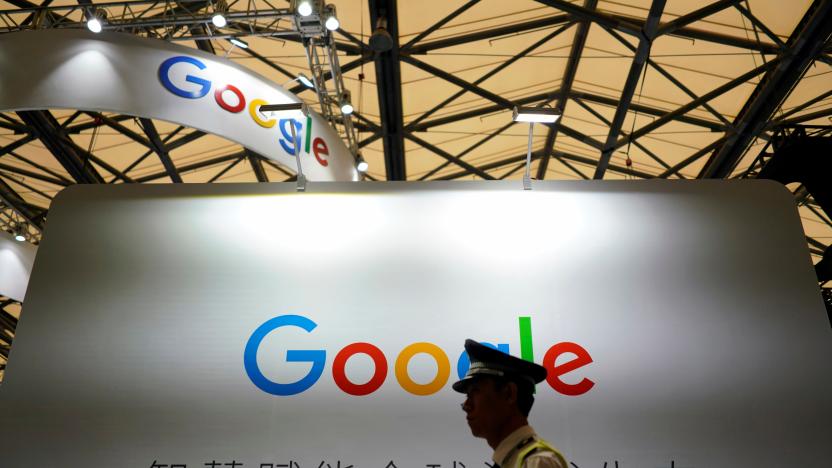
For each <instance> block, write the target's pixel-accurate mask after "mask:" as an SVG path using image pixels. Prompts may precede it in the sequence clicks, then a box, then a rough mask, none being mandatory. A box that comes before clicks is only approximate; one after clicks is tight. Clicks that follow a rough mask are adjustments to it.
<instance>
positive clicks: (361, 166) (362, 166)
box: [355, 153, 370, 174]
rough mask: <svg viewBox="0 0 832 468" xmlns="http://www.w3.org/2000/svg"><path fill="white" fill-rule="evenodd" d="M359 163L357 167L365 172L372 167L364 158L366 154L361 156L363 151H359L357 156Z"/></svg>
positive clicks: (361, 171)
mask: <svg viewBox="0 0 832 468" xmlns="http://www.w3.org/2000/svg"><path fill="white" fill-rule="evenodd" d="M356 161H357V164H356V165H355V168H356V169H358V172H360V173H362V174H364V173H366V172H367V169H369V168H370V165H369V164H367V161H365V160H364V156H361V153H358V158H356Z"/></svg>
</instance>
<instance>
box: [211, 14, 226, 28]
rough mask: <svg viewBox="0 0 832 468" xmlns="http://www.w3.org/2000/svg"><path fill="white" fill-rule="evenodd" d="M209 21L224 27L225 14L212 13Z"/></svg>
mask: <svg viewBox="0 0 832 468" xmlns="http://www.w3.org/2000/svg"><path fill="white" fill-rule="evenodd" d="M211 23H213V24H214V26H216V27H218V28H224V27H225V25H226V24H228V21H227V20H226V19H225V16H224V15H223V14H222V13H219V12H217V13H214V16H212V17H211Z"/></svg>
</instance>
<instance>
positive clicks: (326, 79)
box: [0, 0, 360, 165]
mask: <svg viewBox="0 0 832 468" xmlns="http://www.w3.org/2000/svg"><path fill="white" fill-rule="evenodd" d="M232 6H233V5H232ZM245 8H246V9H245V10H232V9H231V8H230V7H229V4H228V3H226V0H207V1H206V0H175V1H171V0H167V1H164V0H163V1H162V2H160V1H158V0H128V1H116V2H107V3H99V4H97V5H95V6H92V5H91V4H89V3H86V4H69V5H50V6H46V7H34V6H33V7H30V8H18V9H15V10H0V25H2V26H0V34H3V33H9V32H14V31H19V30H31V29H48V28H66V29H81V28H86V29H88V30H90V31H92V32H94V33H99V32H101V31H120V32H127V33H131V34H136V35H141V36H146V37H154V38H159V39H163V40H167V41H174V42H175V41H195V40H217V39H225V40H227V41H229V42H231V43H232V44H234V46H235V47H238V48H247V47H248V43H247V42H246V41H245V40H244V39H243V38H244V37H252V36H262V37H274V38H281V39H285V40H293V39H294V40H298V39H299V40H300V41H301V42H302V44H303V46H304V49H305V52H306V56H307V61H308V64H309V70H310V72H311V77H309V80H308V81H310V82H311V83H312V87H313V88H314V90H315V93H316V94H317V96H318V102H319V104H320V110H321V115H323V117H324V118H326V119H327V120H328V121H329V123H330V125H331V126H332V127H333V128H334V129H335V130H336V132H338V134H339V136H340V137H341V138H342V139H343V140H344V141H345V142H346V143H347V147H348V148H349V149H350V152H351V153H352V155H353V157H354V158H355V163H356V165H358V163H359V162H360V161H359V154H358V144H357V138H356V132H355V128H354V126H353V123H352V119H351V117H350V115H351V114H352V112H353V110H354V108H353V106H352V103H351V101H350V92H349V90H347V89H346V87H345V86H344V80H343V76H342V74H341V68H340V65H339V63H338V53H337V46H336V41H335V37H334V32H335V31H337V30H338V29H339V28H340V21H339V20H338V16H337V13H336V10H335V6H334V5H327V4H324V2H323V0H291V1H290V4H289V8H279V9H276V8H260V7H258V5H257V4H256V3H253V2H249V3H247V4H246V7H245ZM304 84H305V85H306V83H305V82H304Z"/></svg>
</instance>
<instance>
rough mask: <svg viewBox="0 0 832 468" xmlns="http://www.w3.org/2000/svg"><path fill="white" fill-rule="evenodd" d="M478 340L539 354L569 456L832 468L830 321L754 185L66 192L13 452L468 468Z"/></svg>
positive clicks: (481, 459) (14, 358) (790, 235)
mask: <svg viewBox="0 0 832 468" xmlns="http://www.w3.org/2000/svg"><path fill="white" fill-rule="evenodd" d="M89 226H95V229H90V228H89ZM469 337H470V338H475V339H478V340H482V341H486V342H489V343H491V344H493V345H495V346H498V347H502V348H504V349H507V350H508V351H509V352H510V353H512V354H515V355H518V356H522V355H527V356H529V357H531V358H533V359H534V360H535V361H537V362H540V363H543V365H545V366H546V367H547V368H548V369H549V372H550V377H549V379H548V380H547V381H546V382H544V383H541V384H540V385H538V387H537V395H536V402H535V405H534V408H532V415H531V423H532V424H533V425H534V426H535V428H536V429H537V430H538V432H539V433H540V434H542V435H543V436H544V437H546V438H547V439H548V440H549V441H551V442H552V443H553V444H554V445H556V446H557V447H558V448H559V449H561V450H562V451H563V453H564V454H565V455H566V457H567V458H568V459H569V460H570V462H571V463H573V464H574V465H573V466H577V467H579V468H585V467H599V468H600V467H602V466H604V464H605V463H606V464H607V466H608V467H612V466H614V463H615V462H618V466H619V467H620V468H628V467H649V468H653V467H671V466H675V467H680V468H681V467H684V468H706V467H707V468H729V467H730V468H736V467H755V468H761V467H762V468H774V467H777V468H780V467H783V466H799V467H803V468H821V467H826V466H828V447H829V446H828V443H829V440H832V426H830V425H829V421H830V418H832V406H830V395H832V364H830V360H829V356H830V355H832V340H830V338H832V331H830V324H829V322H828V319H827V316H826V312H825V310H824V308H823V304H822V302H821V298H820V295H819V293H818V289H817V283H816V280H815V278H814V275H813V271H812V268H811V263H810V261H809V254H808V252H807V250H806V244H805V241H804V239H803V235H802V232H801V229H800V223H799V220H798V216H797V212H796V210H795V208H794V205H793V201H792V199H791V198H790V196H789V195H788V193H787V192H786V191H785V190H783V188H782V187H780V186H778V185H776V184H774V183H771V182H761V181H747V182H737V181H732V182H726V181H705V182H697V183H681V182H680V183H672V182H667V181H647V182H641V183H632V182H622V183H615V182H585V183H568V182H566V183H564V182H536V183H535V189H534V190H532V191H523V190H522V189H521V187H520V185H519V184H518V183H517V182H497V183H493V182H487V183H486V182H483V183H418V184H406V185H405V184H395V183H369V184H347V183H343V184H338V183H335V184H311V185H310V187H309V192H308V193H301V194H298V193H296V192H295V187H294V185H293V184H257V185H221V186H216V185H211V186H202V185H185V186H174V185H164V186H132V185H120V186H74V187H71V188H70V189H68V190H67V191H65V192H63V193H62V194H61V195H59V196H58V198H57V200H56V201H55V204H54V205H53V208H52V210H51V211H50V220H49V226H48V229H47V231H46V234H45V239H44V241H43V244H42V245H41V248H40V252H39V257H38V263H37V265H36V266H35V271H34V272H33V276H32V281H31V284H30V290H29V294H28V296H27V298H26V307H25V309H24V311H23V314H22V318H21V321H20V324H19V327H18V333H17V336H16V338H15V342H14V346H13V348H12V352H11V356H10V362H9V367H8V372H7V374H6V380H5V381H4V382H3V384H2V385H1V386H0V440H2V441H3V466H4V468H6V467H9V468H23V467H32V466H73V467H95V468H104V467H108V468H109V467H115V466H117V467H121V468H150V467H165V468H174V467H188V468H196V467H199V468H203V467H206V466H208V467H210V466H214V467H216V466H222V467H226V466H236V467H243V468H250V467H255V468H264V467H267V468H275V467H282V468H319V467H320V468H335V467H338V466H339V465H338V464H339V463H340V466H341V468H346V467H348V466H350V465H352V466H353V467H355V468H358V467H361V468H391V467H392V466H395V467H397V468H420V467H449V468H454V467H456V468H462V466H463V465H464V466H465V467H467V468H474V467H484V466H485V464H484V463H485V462H489V461H490V455H491V451H490V449H489V448H488V447H487V445H486V444H485V442H484V441H483V440H481V439H474V438H473V437H472V436H471V434H470V432H469V429H468V426H467V424H466V422H465V416H464V414H463V412H462V411H461V409H460V403H461V402H462V401H463V397H462V396H461V395H459V394H457V393H455V392H453V391H452V389H451V384H452V383H453V382H454V381H455V380H456V379H457V378H458V375H459V373H460V372H464V370H465V367H466V364H467V363H466V361H465V357H464V356H463V355H462V354H461V353H462V349H463V348H462V345H463V341H464V339H465V338H469Z"/></svg>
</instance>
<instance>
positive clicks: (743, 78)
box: [613, 59, 777, 149]
mask: <svg viewBox="0 0 832 468" xmlns="http://www.w3.org/2000/svg"><path fill="white" fill-rule="evenodd" d="M776 65H777V59H775V60H771V61H769V62H767V63H764V64H762V65H760V66H759V67H757V68H755V69H753V70H751V71H748V72H746V73H743V74H742V75H740V76H738V77H737V78H734V79H733V80H731V81H729V82H727V83H725V84H723V85H722V86H720V87H718V88H716V89H714V90H712V91H710V92H708V93H705V94H703V95H702V96H699V98H697V99H694V100H693V101H690V102H689V103H687V104H685V105H683V106H681V107H679V108H677V109H675V110H673V111H671V112H667V113H665V114H664V115H662V116H661V117H659V118H658V119H656V120H654V121H652V122H650V123H648V124H646V125H644V126H643V127H641V128H639V129H637V130H636V131H634V132H633V133H632V134H631V135H630V138H629V139H623V138H622V139H621V140H619V141H618V142H617V143H615V145H614V146H613V149H617V148H620V147H622V146H624V145H626V144H627V141H629V140H630V139H636V138H641V137H642V136H644V135H646V134H648V133H650V132H652V131H654V130H656V129H658V128H660V127H662V126H663V125H665V124H667V123H668V122H671V121H674V120H678V121H680V122H684V121H685V120H684V119H683V118H682V117H683V116H684V115H685V114H686V113H688V112H690V111H692V110H693V109H696V108H697V107H699V106H701V105H702V104H704V103H706V102H708V101H710V100H712V99H715V98H717V97H718V96H721V95H723V94H725V93H727V92H728V91H730V90H732V89H734V88H736V87H737V86H740V85H742V84H744V83H746V82H748V80H750V79H751V78H753V77H755V76H757V75H759V74H760V73H763V72H764V71H766V70H769V69H771V68H774V66H776ZM634 108H635V107H634Z"/></svg>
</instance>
